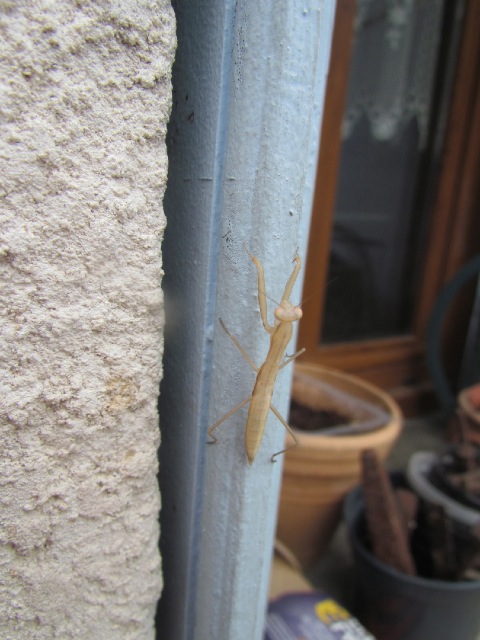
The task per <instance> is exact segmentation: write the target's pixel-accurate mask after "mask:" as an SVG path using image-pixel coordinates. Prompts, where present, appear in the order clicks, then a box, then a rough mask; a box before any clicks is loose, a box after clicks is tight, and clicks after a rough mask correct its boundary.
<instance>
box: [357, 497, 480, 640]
mask: <svg viewBox="0 0 480 640" xmlns="http://www.w3.org/2000/svg"><path fill="white" fill-rule="evenodd" d="M357 506H358V505H357ZM350 515H351V518H350V519H349V521H348V520H347V523H348V524H349V533H350V541H351V544H352V548H353V554H354V559H355V565H356V575H357V585H356V603H355V606H354V607H353V611H352V612H353V614H354V615H356V616H357V618H358V619H359V620H360V622H361V623H362V624H363V625H364V626H365V627H366V628H367V629H368V630H369V631H370V632H371V633H373V635H374V636H375V637H376V638H377V640H453V639H455V640H457V639H458V640H477V638H478V634H479V631H480V581H473V582H446V581H441V580H430V579H427V578H420V577H412V576H407V575H405V574H402V573H399V572H398V571H395V570H394V569H392V568H390V567H388V566H387V565H385V564H383V563H382V562H379V561H378V560H377V559H376V558H375V557H374V556H373V555H372V554H371V553H370V551H369V550H368V548H367V545H366V525H365V515H364V511H363V509H358V508H357V510H356V513H355V514H352V513H351V514H350Z"/></svg>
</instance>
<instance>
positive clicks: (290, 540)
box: [277, 364, 402, 567]
mask: <svg viewBox="0 0 480 640" xmlns="http://www.w3.org/2000/svg"><path fill="white" fill-rule="evenodd" d="M292 399H294V400H296V401H297V402H298V403H300V404H302V405H304V406H307V407H309V408H310V409H314V410H328V411H335V412H337V413H340V414H342V415H345V416H348V419H349V420H348V422H349V423H350V424H351V423H357V424H362V423H363V424H364V425H367V426H368V425H370V427H373V426H375V425H376V428H375V429H374V430H372V431H369V432H367V433H359V434H356V435H341V436H334V435H323V434H322V432H304V431H300V430H298V429H295V435H296V436H297V438H298V440H299V446H298V447H295V448H293V449H290V450H289V451H288V452H287V453H286V454H285V460H284V468H283V479H282V488H281V494H280V506H279V513H278V524H277V538H278V539H279V540H281V542H283V543H284V544H285V545H286V546H287V547H288V548H289V549H290V550H291V551H292V552H293V553H294V554H295V555H296V557H297V558H298V560H299V561H300V563H301V564H302V565H303V566H304V567H307V566H310V565H312V564H313V563H314V562H315V561H317V560H318V559H319V558H320V556H321V554H322V551H323V550H324V549H325V547H326V545H327V543H328V542H329V540H330V538H331V535H332V533H333V531H334V530H335V528H336V526H337V524H338V523H339V521H340V518H341V507H342V501H343V498H344V497H345V495H346V494H347V493H348V492H349V491H350V489H352V488H353V487H354V486H355V485H357V484H358V482H359V479H360V470H361V461H360V453H361V452H362V451H363V450H364V449H374V450H375V451H376V452H377V455H378V456H379V458H380V459H381V460H383V459H385V458H386V457H387V455H388V454H389V452H390V450H391V448H392V447H393V445H394V443H395V441H396V439H397V438H398V435H399V433H400V430H401V426H402V414H401V411H400V409H399V407H398V405H397V403H396V402H395V401H394V400H393V399H392V397H391V396H390V395H389V394H388V393H385V392H384V391H382V390H380V389H378V388H377V387H375V386H374V385H371V384H369V383H367V382H364V381H363V380H361V379H360V378H357V377H355V376H352V375H347V374H344V373H341V372H340V371H335V370H333V369H327V368H324V367H321V366H319V365H316V364H296V366H295V373H294V381H293V389H292Z"/></svg>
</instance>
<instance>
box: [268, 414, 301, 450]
mask: <svg viewBox="0 0 480 640" xmlns="http://www.w3.org/2000/svg"><path fill="white" fill-rule="evenodd" d="M270 409H271V410H272V412H273V414H274V415H275V417H276V418H278V420H280V422H281V423H282V424H283V426H284V427H285V429H286V430H287V431H288V433H289V434H290V435H291V436H292V438H293V440H294V441H295V444H292V445H290V446H289V447H285V449H282V450H281V451H277V453H274V454H273V456H272V457H271V460H272V462H276V460H275V458H276V457H277V456H279V455H280V454H282V453H285V451H288V450H289V449H293V448H294V447H297V446H298V440H297V436H296V435H295V434H294V433H293V431H292V428H291V427H290V426H289V425H288V424H287V423H286V422H285V420H284V419H283V416H282V415H281V413H280V411H279V410H278V409H276V408H275V407H274V406H273V404H271V405H270Z"/></svg>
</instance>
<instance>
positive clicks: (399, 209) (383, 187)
mask: <svg viewBox="0 0 480 640" xmlns="http://www.w3.org/2000/svg"><path fill="white" fill-rule="evenodd" d="M443 11H444V1H443V0H430V1H429V2H424V1H423V0H359V1H358V4H357V17H356V33H355V44H354V49H353V56H352V64H351V70H350V77H349V84H348V98H347V105H346V110H345V114H344V120H343V131H342V147H341V160H340V169H339V176H338V185H337V196H336V205H335V211H334V226H333V235H332V244H331V255H330V264H329V275H328V280H327V293H326V306H325V313H324V321H323V328H322V342H324V343H332V342H346V341H356V340H362V339H369V338H377V337H387V336H392V335H398V334H404V333H406V332H408V331H409V329H410V323H411V317H412V300H413V297H414V291H415V273H416V266H417V263H418V257H419V254H420V251H421V247H420V246H419V243H420V233H419V230H420V229H421V228H422V219H423V216H424V215H425V213H424V211H423V210H422V206H421V205H420V204H419V203H421V202H422V186H423V185H424V184H425V182H426V181H425V179H424V177H425V172H426V170H427V169H428V157H429V141H430V139H431V136H430V130H431V127H432V119H431V113H432V106H433V96H434V90H435V83H436V75H437V61H438V58H439V50H440V43H441V34H442V18H443Z"/></svg>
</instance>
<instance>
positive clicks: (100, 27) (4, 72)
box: [0, 0, 175, 640]
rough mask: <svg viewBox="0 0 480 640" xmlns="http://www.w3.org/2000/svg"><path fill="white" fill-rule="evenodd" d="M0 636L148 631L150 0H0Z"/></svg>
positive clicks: (155, 435) (154, 63)
mask: <svg viewBox="0 0 480 640" xmlns="http://www.w3.org/2000/svg"><path fill="white" fill-rule="evenodd" d="M0 29H1V42H2V45H1V52H0V65H1V66H0V83H1V86H0V109H1V115H0V118H1V129H2V135H1V141H0V145H1V146H0V158H1V160H0V196H1V198H0V216H1V230H0V269H1V279H0V287H1V300H0V305H1V311H2V331H1V341H0V358H1V360H0V365H1V369H0V376H1V377H0V387H1V391H0V419H1V425H0V462H1V467H0V485H1V486H0V637H1V638H5V639H6V638H8V639H13V638H15V640H23V639H27V638H28V640H31V639H35V638H39V639H43V638H45V639H47V638H48V639H49V640H51V639H52V638H62V639H68V638H76V639H79V638H88V639H89V640H95V639H104V638H105V639H108V640H114V639H115V640H118V639H123V638H142V639H143V638H153V637H154V630H153V626H154V611H155V606H156V601H157V598H158V596H159V593H160V590H161V569H160V558H159V554H158V549H157V543H158V535H159V531H158V524H157V518H158V511H159V492H158V486H157V482H156V472H157V447H158V444H159V430H158V423H157V409H156V404H157V396H158V388H159V380H160V375H161V355H162V330H163V300H162V294H161V288H160V286H161V276H162V269H161V254H160V243H161V239H162V233H163V227H164V218H163V210H162V198H163V192H164V188H165V183H166V177H167V158H166V149H165V144H164V139H165V134H166V125H167V122H168V118H169V114H170V103H171V85H170V71H171V64H172V60H173V55H174V46H175V32H174V29H175V24H174V15H173V12H172V9H171V7H170V6H169V4H168V2H166V0H157V1H151V2H149V1H147V0H117V1H111V2H109V1H107V0H101V1H96V2H95V1H82V0H78V1H74V0H62V2H53V1H49V0H44V1H38V0H15V1H12V2H8V1H5V0H3V1H2V2H0Z"/></svg>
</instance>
